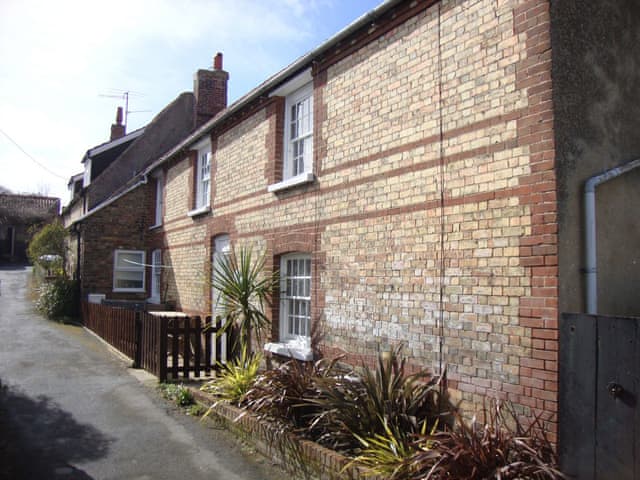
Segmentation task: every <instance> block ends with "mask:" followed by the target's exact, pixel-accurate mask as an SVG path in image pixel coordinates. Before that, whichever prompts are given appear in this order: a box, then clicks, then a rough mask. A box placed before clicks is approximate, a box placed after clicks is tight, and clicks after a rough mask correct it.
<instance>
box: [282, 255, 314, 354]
mask: <svg viewBox="0 0 640 480" xmlns="http://www.w3.org/2000/svg"><path fill="white" fill-rule="evenodd" d="M289 262H297V263H298V266H299V263H300V262H303V265H304V264H307V263H308V267H309V269H308V272H304V274H300V272H299V271H297V272H296V273H295V274H293V272H292V271H291V270H290V269H289V268H288V264H289ZM311 263H312V262H311V255H309V254H305V253H292V254H288V255H283V256H282V257H281V258H280V341H281V342H283V343H289V342H293V343H307V344H309V343H310V339H311V292H312V283H311V282H312V271H311ZM306 266H307V265H304V267H305V268H306ZM289 281H290V282H291V286H292V288H291V292H288V290H287V282H289ZM301 289H302V290H303V291H302V292H301V291H300V290H301ZM292 303H293V304H297V308H300V307H302V308H304V309H306V314H304V313H303V314H300V313H298V314H297V315H296V314H295V313H293V312H292V311H290V307H291V305H292ZM294 308H296V307H294ZM303 317H306V320H303V319H302V318H303ZM296 320H298V321H299V323H296ZM296 330H297V332H296Z"/></svg>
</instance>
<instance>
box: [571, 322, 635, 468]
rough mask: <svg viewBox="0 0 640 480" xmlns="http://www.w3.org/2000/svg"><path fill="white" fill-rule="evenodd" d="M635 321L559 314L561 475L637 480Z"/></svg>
mask: <svg viewBox="0 0 640 480" xmlns="http://www.w3.org/2000/svg"><path fill="white" fill-rule="evenodd" d="M639 335H640V318H624V317H606V316H594V315H584V314H563V315H562V319H561V324H560V411H559V422H560V425H559V427H560V432H559V433H560V439H559V453H560V462H561V467H562V469H563V471H564V472H566V473H567V474H568V475H570V476H572V477H573V478H578V479H589V480H591V479H603V480H604V479H616V480H627V479H638V480H640V425H639V424H640V415H639V414H638V408H637V401H638V391H639V388H638V387H639V384H640V382H639V378H638V377H639V372H640V336H639Z"/></svg>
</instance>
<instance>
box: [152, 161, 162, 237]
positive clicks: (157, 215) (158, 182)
mask: <svg viewBox="0 0 640 480" xmlns="http://www.w3.org/2000/svg"><path fill="white" fill-rule="evenodd" d="M155 208H156V210H155V218H154V221H155V223H154V224H153V226H154V227H157V226H159V225H162V214H163V208H164V176H163V175H162V174H159V175H157V176H156V205H155Z"/></svg>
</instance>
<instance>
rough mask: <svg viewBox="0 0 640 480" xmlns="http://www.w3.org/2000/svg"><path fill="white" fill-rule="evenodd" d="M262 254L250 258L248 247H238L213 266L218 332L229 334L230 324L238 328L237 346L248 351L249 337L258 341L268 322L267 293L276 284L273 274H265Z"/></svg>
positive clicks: (250, 252)
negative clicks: (220, 319)
mask: <svg viewBox="0 0 640 480" xmlns="http://www.w3.org/2000/svg"><path fill="white" fill-rule="evenodd" d="M265 259H266V257H265V256H264V255H260V256H258V257H254V254H253V251H252V249H251V248H246V247H242V248H240V250H239V251H238V253H236V252H235V251H232V252H231V253H230V254H229V255H226V256H224V257H222V259H221V261H220V262H219V263H217V264H216V265H215V267H214V274H213V288H215V289H216V290H217V291H218V292H219V293H220V297H219V298H220V300H219V302H220V305H218V306H217V307H219V308H221V310H222V311H223V312H224V317H223V324H222V327H221V329H220V330H219V332H218V335H221V334H222V333H229V332H231V331H232V329H233V328H234V327H237V328H238V330H239V338H238V341H239V345H235V347H236V348H239V349H242V348H244V346H246V347H247V348H248V349H249V353H251V351H252V343H251V342H252V340H253V339H252V336H253V333H254V332H255V335H256V339H257V340H258V341H260V340H261V338H262V333H263V331H264V330H265V329H266V328H267V327H268V326H269V324H270V322H269V319H268V317H267V316H266V315H265V313H264V312H265V306H267V305H269V304H270V302H271V294H272V292H273V290H274V288H275V287H276V286H277V284H278V276H277V274H276V273H267V272H265V271H264V270H265V269H264V266H265Z"/></svg>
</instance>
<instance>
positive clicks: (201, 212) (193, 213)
mask: <svg viewBox="0 0 640 480" xmlns="http://www.w3.org/2000/svg"><path fill="white" fill-rule="evenodd" d="M210 212H211V206H210V205H205V206H204V207H198V208H195V209H193V210H189V211H188V212H187V216H189V217H199V216H200V215H206V214H207V213H210Z"/></svg>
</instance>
